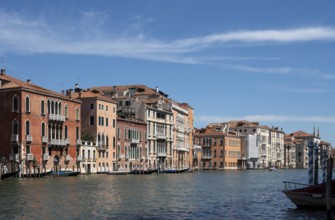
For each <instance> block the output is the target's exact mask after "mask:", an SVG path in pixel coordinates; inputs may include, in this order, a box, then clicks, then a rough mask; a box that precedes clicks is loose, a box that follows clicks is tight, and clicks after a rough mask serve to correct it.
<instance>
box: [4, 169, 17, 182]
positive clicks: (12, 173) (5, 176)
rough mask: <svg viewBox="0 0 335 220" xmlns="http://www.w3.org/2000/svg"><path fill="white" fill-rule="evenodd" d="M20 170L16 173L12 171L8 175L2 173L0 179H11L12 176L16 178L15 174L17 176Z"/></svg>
mask: <svg viewBox="0 0 335 220" xmlns="http://www.w3.org/2000/svg"><path fill="white" fill-rule="evenodd" d="M19 172H20V170H18V171H14V172H10V173H3V174H1V179H2V180H3V179H7V178H9V177H12V176H16V175H17V174H19Z"/></svg>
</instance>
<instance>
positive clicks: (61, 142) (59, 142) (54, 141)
mask: <svg viewBox="0 0 335 220" xmlns="http://www.w3.org/2000/svg"><path fill="white" fill-rule="evenodd" d="M69 142H70V140H69V139H65V140H62V139H50V140H49V144H50V145H55V146H66V145H68V143H69Z"/></svg>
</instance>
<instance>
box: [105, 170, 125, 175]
mask: <svg viewBox="0 0 335 220" xmlns="http://www.w3.org/2000/svg"><path fill="white" fill-rule="evenodd" d="M107 174H108V175H128V174H130V172H129V171H127V170H115V171H109V172H108V173H107Z"/></svg>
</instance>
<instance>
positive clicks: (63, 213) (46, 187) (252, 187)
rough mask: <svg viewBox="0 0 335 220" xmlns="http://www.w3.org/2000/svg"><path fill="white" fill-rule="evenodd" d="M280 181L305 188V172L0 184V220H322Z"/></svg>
mask: <svg viewBox="0 0 335 220" xmlns="http://www.w3.org/2000/svg"><path fill="white" fill-rule="evenodd" d="M285 180H286V181H294V182H306V180H307V177H306V171H305V170H281V171H278V172H268V171H223V172H222V171H216V172H197V173H193V174H188V173H187V174H176V175H174V174H172V175H159V176H156V175H150V176H145V175H143V176H108V175H91V176H78V177H68V178H52V177H50V178H42V179H10V180H6V181H2V182H0V190H1V191H0V198H1V200H0V219H116V218H118V219H120V218H121V219H156V218H157V219H158V218H159V219H222V218H224V219H270V218H272V219H306V218H309V219H315V218H317V219H320V218H321V219H323V218H325V214H326V213H325V211H308V210H298V209H296V208H295V206H294V205H293V204H292V203H291V202H290V201H289V200H288V199H287V198H286V197H285V195H284V194H283V193H282V192H281V191H282V189H283V184H282V181H285ZM334 216H335V213H334Z"/></svg>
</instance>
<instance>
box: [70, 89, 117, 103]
mask: <svg viewBox="0 0 335 220" xmlns="http://www.w3.org/2000/svg"><path fill="white" fill-rule="evenodd" d="M71 96H72V97H73V98H75V99H79V100H80V99H91V98H96V99H99V100H102V101H105V102H110V103H116V102H115V101H114V100H112V99H111V98H107V97H105V96H103V95H101V94H100V93H95V92H92V91H81V92H73V93H72V94H71Z"/></svg>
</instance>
